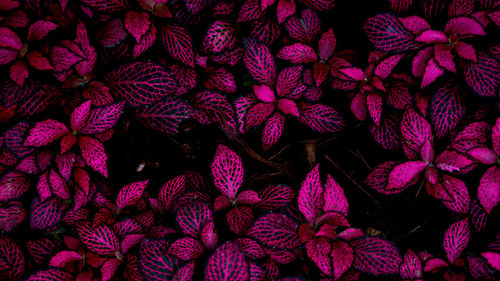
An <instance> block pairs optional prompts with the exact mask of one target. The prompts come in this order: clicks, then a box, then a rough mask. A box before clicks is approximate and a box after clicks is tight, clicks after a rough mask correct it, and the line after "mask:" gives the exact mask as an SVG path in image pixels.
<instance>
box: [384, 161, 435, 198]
mask: <svg viewBox="0 0 500 281" xmlns="http://www.w3.org/2000/svg"><path fill="white" fill-rule="evenodd" d="M426 167H427V164H425V163H424V162H422V161H408V162H404V163H402V164H399V165H397V166H395V167H394V168H393V169H392V171H391V172H390V173H389V179H388V182H387V186H386V188H385V190H384V193H386V194H392V193H399V192H402V191H404V190H405V189H406V188H407V187H409V186H411V185H414V184H416V182H417V181H418V179H420V175H421V173H422V172H423V171H424V170H425V168H426Z"/></svg>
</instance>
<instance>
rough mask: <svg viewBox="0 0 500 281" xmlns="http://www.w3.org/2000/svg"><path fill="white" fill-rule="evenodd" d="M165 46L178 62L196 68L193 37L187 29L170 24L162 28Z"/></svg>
mask: <svg viewBox="0 0 500 281" xmlns="http://www.w3.org/2000/svg"><path fill="white" fill-rule="evenodd" d="M162 39H163V41H162V42H163V46H164V47H165V49H167V52H168V53H169V54H170V56H171V57H173V58H174V59H176V60H179V61H181V62H182V63H184V64H185V65H187V66H190V67H194V52H193V43H192V42H191V36H190V35H189V32H188V30H187V29H186V28H184V27H182V26H179V25H175V24H170V25H167V26H165V27H163V28H162Z"/></svg>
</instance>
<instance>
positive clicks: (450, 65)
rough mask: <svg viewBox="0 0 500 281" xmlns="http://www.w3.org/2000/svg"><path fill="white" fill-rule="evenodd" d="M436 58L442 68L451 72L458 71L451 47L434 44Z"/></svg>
mask: <svg viewBox="0 0 500 281" xmlns="http://www.w3.org/2000/svg"><path fill="white" fill-rule="evenodd" d="M434 58H435V59H436V62H437V63H438V64H439V66H441V67H442V68H444V69H446V70H448V71H451V72H456V70H455V62H454V60H453V59H454V58H453V55H452V54H451V49H448V48H447V47H446V46H445V45H442V44H439V45H435V46H434Z"/></svg>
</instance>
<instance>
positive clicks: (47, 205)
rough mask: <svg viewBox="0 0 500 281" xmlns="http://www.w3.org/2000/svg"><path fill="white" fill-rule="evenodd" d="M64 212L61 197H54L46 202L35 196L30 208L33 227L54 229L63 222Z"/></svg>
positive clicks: (31, 225)
mask: <svg viewBox="0 0 500 281" xmlns="http://www.w3.org/2000/svg"><path fill="white" fill-rule="evenodd" d="M62 212H63V210H62V202H61V200H60V199H59V198H56V197H53V198H51V199H48V200H45V201H44V202H41V201H40V199H38V198H35V199H34V200H33V203H32V204H31V210H30V227H31V229H35V230H45V231H51V230H54V229H55V228H57V226H58V225H59V224H60V223H61V218H62Z"/></svg>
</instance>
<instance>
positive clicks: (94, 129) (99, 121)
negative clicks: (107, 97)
mask: <svg viewBox="0 0 500 281" xmlns="http://www.w3.org/2000/svg"><path fill="white" fill-rule="evenodd" d="M124 107H125V103H124V102H117V103H113V104H110V105H106V106H103V107H98V108H95V109H93V110H92V111H91V113H90V117H89V118H88V120H87V124H86V126H85V127H83V128H82V129H81V130H80V132H79V133H80V134H88V135H93V134H100V133H104V132H106V131H108V130H110V129H112V128H113V127H114V126H115V124H116V122H117V121H118V118H120V116H121V114H122V113H123V109H124ZM75 130H76V129H75Z"/></svg>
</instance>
